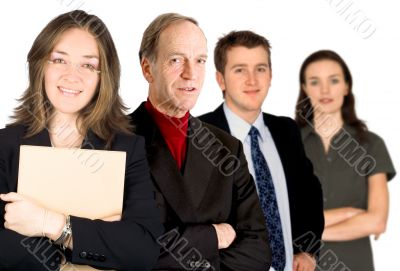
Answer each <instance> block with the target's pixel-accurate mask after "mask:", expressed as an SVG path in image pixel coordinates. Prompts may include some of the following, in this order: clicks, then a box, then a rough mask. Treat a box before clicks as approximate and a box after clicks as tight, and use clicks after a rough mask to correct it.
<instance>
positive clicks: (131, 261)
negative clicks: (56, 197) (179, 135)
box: [71, 137, 163, 270]
mask: <svg viewBox="0 0 400 271" xmlns="http://www.w3.org/2000/svg"><path fill="white" fill-rule="evenodd" d="M130 144H131V145H130V148H129V149H128V153H127V161H126V172H125V187H124V206H123V212H122V219H121V221H118V222H105V221H102V220H90V219H86V218H79V217H71V225H72V232H73V251H72V263H74V264H84V265H91V266H93V267H98V268H112V269H127V270H150V269H151V268H152V267H153V266H154V265H155V262H156V260H157V258H158V255H159V250H160V246H159V245H158V244H157V241H156V237H157V236H159V235H161V233H162V231H163V228H162V224H161V221H160V216H159V212H158V210H157V209H156V205H155V200H154V192H153V187H152V185H151V180H150V174H149V168H148V164H147V160H146V157H145V150H144V139H143V138H141V137H134V138H133V139H132V140H131V143H130ZM105 200H106V199H105Z"/></svg>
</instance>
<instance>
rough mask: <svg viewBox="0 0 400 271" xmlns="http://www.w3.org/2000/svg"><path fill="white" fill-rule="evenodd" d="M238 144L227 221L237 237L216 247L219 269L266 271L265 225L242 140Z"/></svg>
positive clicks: (267, 252)
mask: <svg viewBox="0 0 400 271" xmlns="http://www.w3.org/2000/svg"><path fill="white" fill-rule="evenodd" d="M239 145H240V146H239V151H238V153H237V158H238V159H239V161H240V162H239V163H240V166H239V169H238V170H237V171H236V172H235V175H234V195H233V198H232V205H233V206H232V214H231V218H232V219H231V223H230V224H231V225H232V226H233V228H234V229H235V231H236V239H235V241H234V242H233V243H232V244H231V245H230V246H229V247H228V248H227V249H222V250H219V256H220V263H221V270H243V271H247V270H254V271H258V270H260V271H261V270H264V271H265V270H269V267H270V265H271V252H270V249H269V245H268V242H267V229H266V226H265V220H264V216H263V213H262V210H261V207H260V203H259V199H258V195H257V192H256V187H255V184H254V180H253V177H252V176H251V174H250V173H249V170H248V166H247V161H246V158H245V155H244V152H243V147H242V144H241V143H240V144H239Z"/></svg>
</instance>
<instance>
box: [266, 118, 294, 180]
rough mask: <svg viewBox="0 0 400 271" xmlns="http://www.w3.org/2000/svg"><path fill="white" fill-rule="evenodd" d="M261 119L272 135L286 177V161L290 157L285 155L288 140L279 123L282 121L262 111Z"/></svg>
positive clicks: (283, 128)
mask: <svg viewBox="0 0 400 271" xmlns="http://www.w3.org/2000/svg"><path fill="white" fill-rule="evenodd" d="M263 119H264V124H265V125H266V126H267V127H268V129H269V131H270V133H271V135H272V138H273V140H274V144H275V147H276V149H277V151H278V154H279V157H280V159H281V163H282V167H283V171H284V172H285V176H286V178H287V177H288V176H289V175H288V172H287V170H288V167H287V166H288V164H287V163H288V158H290V157H288V156H287V155H286V154H287V153H288V152H287V148H288V142H290V141H289V140H288V139H287V136H286V133H288V131H286V130H285V127H283V126H282V125H281V123H283V122H279V121H276V120H278V119H277V117H275V116H272V115H269V114H267V113H263ZM286 181H287V180H286Z"/></svg>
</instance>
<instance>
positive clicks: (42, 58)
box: [9, 10, 131, 148]
mask: <svg viewBox="0 0 400 271" xmlns="http://www.w3.org/2000/svg"><path fill="white" fill-rule="evenodd" d="M76 28H77V29H82V30H84V31H87V32H88V33H90V34H91V35H93V37H94V38H95V39H96V42H97V46H98V50H99V60H100V71H101V73H100V74H99V78H100V80H99V83H98V85H97V89H96V93H95V95H94V97H93V98H92V100H91V101H90V102H89V104H88V105H87V106H85V107H84V108H83V109H82V110H81V111H80V112H79V117H78V120H77V124H79V126H78V129H79V132H80V134H81V135H83V136H85V135H86V133H87V131H88V130H89V129H90V130H91V131H93V132H94V133H95V134H96V135H97V136H98V137H100V138H101V139H103V140H105V141H106V143H107V144H106V148H110V146H111V142H112V139H113V138H114V136H115V134H116V133H118V132H122V133H127V134H129V133H131V132H130V130H131V126H130V124H129V120H128V118H127V117H126V116H125V113H124V111H126V110H127V108H126V107H125V106H124V104H123V103H122V99H121V97H120V96H119V94H118V91H119V80H120V73H121V71H120V63H119V58H118V54H117V51H116V49H115V45H114V42H113V40H112V37H111V34H110V32H109V31H108V29H107V27H106V25H105V24H104V23H103V21H102V20H100V19H99V18H98V17H97V16H95V15H89V14H87V13H86V12H85V11H82V10H74V11H71V12H68V13H64V14H61V15H59V16H58V17H56V18H54V19H53V20H52V21H50V22H49V23H48V24H47V26H46V27H45V28H44V29H43V30H42V31H41V32H40V34H39V35H38V36H37V37H36V39H35V41H34V42H33V45H32V47H31V49H30V51H29V53H28V59H27V61H28V67H29V86H28V88H27V89H26V90H25V92H24V94H23V95H22V97H21V98H20V99H19V102H20V105H19V106H18V107H17V108H16V109H15V110H14V115H13V116H12V117H11V118H12V120H13V122H12V123H11V124H9V125H17V124H22V125H25V126H27V134H26V136H27V137H30V136H33V135H35V134H38V133H39V132H40V131H42V130H43V129H45V128H46V127H48V124H49V123H48V122H49V120H50V119H51V117H52V114H53V113H54V108H53V106H52V105H51V103H50V101H49V99H48V97H47V95H46V91H45V87H44V71H45V67H46V65H48V63H47V61H48V59H49V56H50V54H51V52H52V50H53V49H54V47H55V45H56V44H57V42H58V41H59V39H60V37H61V35H62V34H63V33H65V32H66V31H68V30H70V29H76Z"/></svg>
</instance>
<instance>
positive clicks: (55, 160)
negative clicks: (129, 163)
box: [17, 145, 126, 271]
mask: <svg viewBox="0 0 400 271" xmlns="http://www.w3.org/2000/svg"><path fill="white" fill-rule="evenodd" d="M125 163H126V153H125V152H120V151H103V150H87V149H77V148H53V147H42V146H28V145H22V146H21V148H20V158H19V172H18V189H17V191H18V193H20V194H21V195H24V196H27V197H29V198H30V199H32V200H34V201H35V202H37V203H38V204H40V205H42V206H45V207H46V208H48V209H51V210H53V211H56V212H60V213H63V214H65V215H73V216H78V217H85V218H90V219H101V218H105V217H109V216H112V215H118V214H122V204H123V203H122V201H123V194H124V179H125ZM62 270H76V271H81V270H82V271H83V270H96V269H94V268H92V267H89V266H84V265H72V264H67V265H66V266H64V267H62Z"/></svg>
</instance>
